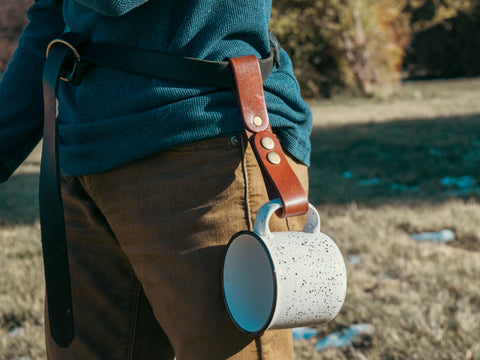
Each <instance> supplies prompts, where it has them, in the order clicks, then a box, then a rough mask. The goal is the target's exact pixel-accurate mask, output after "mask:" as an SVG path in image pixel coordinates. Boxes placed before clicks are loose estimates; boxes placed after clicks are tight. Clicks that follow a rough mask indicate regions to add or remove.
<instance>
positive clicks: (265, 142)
mask: <svg viewBox="0 0 480 360" xmlns="http://www.w3.org/2000/svg"><path fill="white" fill-rule="evenodd" d="M260 144H262V146H263V148H264V149H267V150H272V149H273V148H274V147H275V143H274V142H273V139H272V138H271V137H268V136H265V137H263V138H262V139H261V140H260Z"/></svg>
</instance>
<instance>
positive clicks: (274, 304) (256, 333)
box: [221, 230, 278, 336]
mask: <svg viewBox="0 0 480 360" xmlns="http://www.w3.org/2000/svg"><path fill="white" fill-rule="evenodd" d="M242 235H250V236H253V237H254V238H255V239H256V240H257V241H258V242H259V243H260V245H261V246H262V247H263V249H264V252H265V254H266V255H267V258H268V260H269V262H270V266H271V269H272V275H273V300H272V305H271V310H270V314H269V315H268V318H267V320H266V321H265V323H264V325H263V326H262V327H261V328H260V329H259V330H257V331H248V330H246V329H244V328H243V327H242V326H241V325H240V324H239V323H238V322H237V321H236V320H235V318H234V317H233V315H232V313H231V311H230V307H229V305H228V302H227V298H226V296H225V286H224V284H225V283H224V276H225V275H224V274H225V271H224V270H225V261H226V259H227V254H228V250H229V249H230V245H231V244H232V243H233V241H235V239H237V238H238V237H240V236H242ZM221 281H222V295H223V301H224V303H225V306H226V308H227V312H228V315H229V316H230V319H232V321H233V323H234V324H235V326H236V327H237V328H238V329H239V330H240V331H241V332H242V333H244V334H247V335H251V336H259V335H262V334H263V333H264V332H265V331H266V330H267V329H268V327H269V326H270V324H271V323H272V319H273V316H274V315H275V310H276V308H277V295H278V291H277V290H278V281H277V271H276V268H275V263H274V261H273V258H272V255H271V254H270V251H268V247H267V245H266V244H265V242H264V241H263V239H262V238H261V236H259V235H258V234H257V233H255V232H253V231H249V230H243V231H239V232H237V233H236V234H235V235H233V236H232V237H231V238H230V241H229V242H228V244H227V245H226V251H225V253H224V255H223V261H222V271H221Z"/></svg>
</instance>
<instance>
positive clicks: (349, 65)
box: [271, 0, 480, 97]
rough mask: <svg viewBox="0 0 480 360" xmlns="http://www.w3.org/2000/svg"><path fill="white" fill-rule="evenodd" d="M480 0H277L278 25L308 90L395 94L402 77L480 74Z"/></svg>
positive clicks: (315, 92)
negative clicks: (479, 58)
mask: <svg viewBox="0 0 480 360" xmlns="http://www.w3.org/2000/svg"><path fill="white" fill-rule="evenodd" d="M479 14H480V5H479V1H478V0H276V1H274V9H273V11H272V24H271V27H272V28H273V29H274V30H275V31H276V33H277V36H278V38H279V39H280V41H281V43H282V46H283V47H284V48H285V49H286V50H287V52H288V53H289V54H290V56H291V57H292V59H293V61H294V65H295V68H296V75H297V77H298V79H299V81H300V83H301V86H302V89H303V94H304V96H305V97H318V96H322V97H329V96H331V95H332V93H334V92H338V91H339V90H345V89H347V90H353V91H355V92H358V93H360V94H363V95H367V94H375V93H376V94H388V93H389V91H390V90H392V88H393V87H394V86H395V84H397V83H398V81H399V80H400V79H402V78H408V77H444V76H472V75H478V74H479V73H480V71H479V69H480V66H479V65H478V62H477V61H476V57H475V56H474V55H476V54H478V53H479V52H480V51H479V49H480V45H478V44H477V43H478V38H479V36H480V21H479V20H478V19H479V17H478V15H479Z"/></svg>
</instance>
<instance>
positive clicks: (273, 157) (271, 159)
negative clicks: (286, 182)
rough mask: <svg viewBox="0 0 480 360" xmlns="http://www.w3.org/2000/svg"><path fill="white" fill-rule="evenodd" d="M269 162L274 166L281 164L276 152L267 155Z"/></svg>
mask: <svg viewBox="0 0 480 360" xmlns="http://www.w3.org/2000/svg"><path fill="white" fill-rule="evenodd" d="M267 160H268V161H269V162H270V163H272V164H273V165H278V164H280V161H281V158H280V155H278V154H277V153H276V152H275V151H272V152H269V153H268V154H267Z"/></svg>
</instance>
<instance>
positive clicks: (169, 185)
mask: <svg viewBox="0 0 480 360" xmlns="http://www.w3.org/2000/svg"><path fill="white" fill-rule="evenodd" d="M271 6H272V4H271V0H236V1H225V0H163V1H154V0H128V1H127V0H120V1H119V0H63V1H62V0H36V1H35V3H34V4H33V5H32V6H31V7H30V9H29V10H28V13H27V16H28V19H29V23H28V25H27V26H26V27H25V29H24V31H23V34H22V35H21V37H20V39H19V44H18V47H17V49H16V51H15V53H14V56H13V58H12V60H11V61H10V63H9V65H8V67H7V71H6V72H5V74H4V75H3V77H2V80H1V84H0V180H1V181H6V180H7V179H8V178H9V176H10V175H11V174H12V172H13V171H14V170H15V169H16V168H17V167H18V166H19V164H20V163H21V162H22V161H23V160H24V159H25V158H26V156H27V155H28V154H29V153H30V152H31V151H32V149H33V148H34V147H35V145H36V144H37V143H38V142H39V141H40V139H41V137H42V124H43V92H42V69H43V66H44V64H45V52H46V48H47V46H48V44H49V43H50V42H51V41H52V40H53V39H55V38H57V37H58V36H60V35H61V34H63V33H65V32H68V31H70V32H73V33H76V34H79V35H80V36H82V37H84V38H86V39H88V41H91V42H93V43H106V44H120V45H127V46H130V47H135V48H143V49H151V50H157V51H161V52H166V53H170V54H175V55H181V56H188V57H191V58H198V59H206V60H213V61H222V60H225V59H229V58H234V57H239V56H244V55H255V56H257V58H259V59H262V58H266V57H268V56H269V53H270V45H269V37H268V26H269V19H270V11H271ZM279 60H280V64H281V67H276V68H275V69H274V70H273V72H272V73H271V74H270V76H269V77H268V79H267V80H266V81H265V82H264V93H265V99H266V103H267V108H268V112H269V117H270V122H271V124H272V127H273V129H274V131H275V133H276V134H277V135H278V137H279V139H280V141H281V143H282V147H283V148H284V150H285V152H286V153H287V154H288V161H289V163H290V165H291V167H292V169H293V170H294V171H295V173H296V174H297V176H298V178H299V179H300V181H301V183H302V185H303V187H304V188H305V189H307V188H308V170H307V168H308V165H309V155H310V143H309V134H310V131H311V125H312V119H311V112H310V110H309V108H308V106H307V104H306V103H305V102H304V101H303V100H302V98H301V95H300V89H299V85H298V83H297V81H296V79H295V76H294V73H293V69H292V64H291V61H290V59H289V57H288V55H287V54H286V53H285V51H283V50H282V51H281V52H280V54H279ZM58 121H59V140H58V141H59V158H60V168H61V185H62V188H61V191H62V197H63V206H64V216H65V222H66V232H67V241H68V243H67V244H68V256H69V266H70V278H71V291H72V299H73V317H74V319H75V338H74V340H73V342H72V343H71V344H70V345H69V346H68V347H67V348H60V347H59V346H57V344H56V343H55V342H54V341H53V340H52V338H51V336H50V333H49V322H48V316H46V326H45V328H46V344H47V356H48V359H103V360H104V359H173V358H176V359H178V360H187V359H209V360H212V359H213V360H214V359H238V360H240V359H248V360H250V359H267V360H268V359H275V360H281V359H291V358H292V356H293V345H292V336H291V331H290V330H269V331H266V332H265V333H264V334H263V335H261V336H258V337H256V338H252V337H251V336H249V335H248V334H244V333H242V332H241V331H240V330H239V329H237V327H236V326H235V325H234V323H233V322H232V320H231V319H230V318H229V316H228V312H227V310H226V308H225V305H224V303H223V297H222V290H221V281H220V278H221V267H222V259H223V256H224V252H225V249H226V244H227V243H228V241H229V239H230V238H231V237H232V235H233V234H235V233H236V232H238V231H240V230H247V229H249V230H252V224H253V221H254V219H255V214H256V212H257V210H258V209H259V208H260V206H261V205H263V204H264V203H266V202H267V201H268V196H267V192H266V190H265V184H264V181H263V178H262V174H261V171H260V169H259V166H258V163H257V160H256V158H255V156H254V154H253V151H252V149H251V147H250V145H249V144H248V141H247V140H246V137H245V132H244V130H243V127H242V121H241V119H240V113H239V110H238V107H237V105H236V103H235V97H234V94H233V92H232V91H231V90H228V89H220V88H215V87H209V86H197V85H193V84H186V83H179V82H175V81H168V80H161V79H156V78H151V77H148V76H142V75H135V74H132V73H128V72H122V71H118V70H115V69H112V68H109V67H102V66H90V67H89V68H88V70H87V71H85V73H84V74H83V78H82V81H81V83H80V84H79V85H74V84H70V83H68V82H61V83H60V85H59V90H58ZM303 222H304V219H303V218H302V217H300V216H298V217H292V218H288V219H280V218H275V219H272V221H271V224H270V227H271V229H273V230H275V231H280V230H286V229H287V228H289V229H301V228H302V227H303ZM46 314H48V308H47V309H46Z"/></svg>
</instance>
